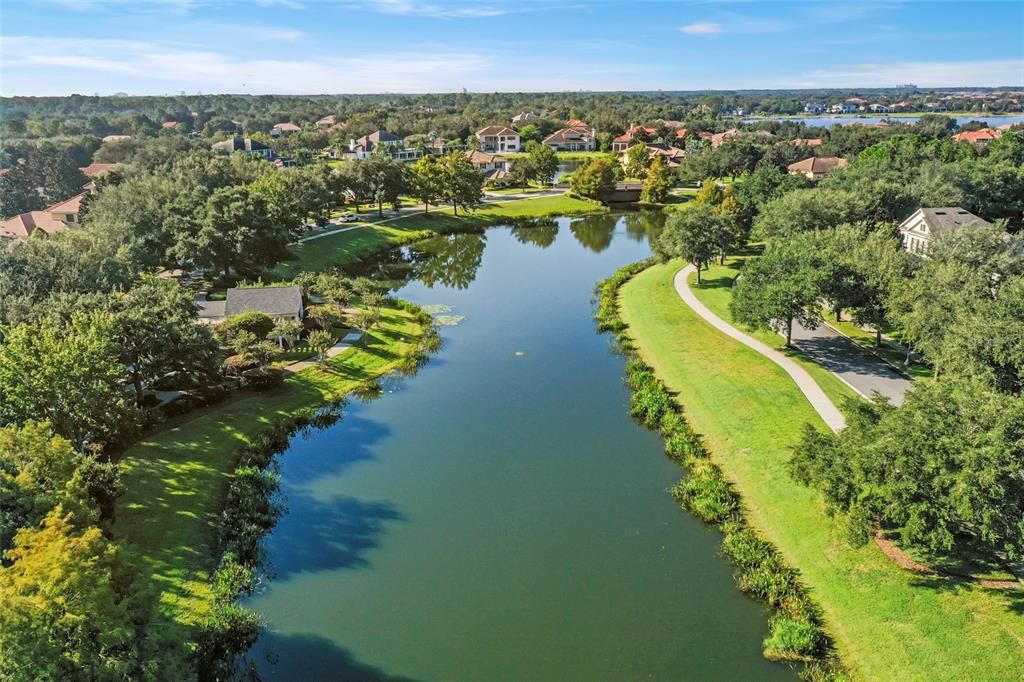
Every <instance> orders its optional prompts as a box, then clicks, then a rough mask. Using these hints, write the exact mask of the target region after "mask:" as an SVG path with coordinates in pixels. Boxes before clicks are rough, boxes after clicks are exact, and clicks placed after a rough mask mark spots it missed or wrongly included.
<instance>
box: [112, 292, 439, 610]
mask: <svg viewBox="0 0 1024 682" xmlns="http://www.w3.org/2000/svg"><path fill="white" fill-rule="evenodd" d="M382 312H383V315H382V319H381V323H380V325H379V326H378V327H376V328H374V329H373V331H372V333H371V335H370V336H371V339H370V345H369V346H368V347H366V348H362V347H359V348H355V349H353V350H349V351H347V352H345V353H342V354H341V355H338V356H336V357H335V358H333V359H332V360H331V361H330V362H329V364H328V367H327V368H326V369H325V370H323V371H321V370H320V369H316V368H314V369H308V370H305V371H302V372H299V373H298V374H295V375H293V376H291V377H289V378H288V379H287V380H286V381H285V382H284V384H283V386H281V387H280V388H278V389H275V390H273V391H270V392H265V393H242V394H239V397H238V398H237V399H235V400H233V401H231V402H228V403H224V404H221V405H214V406H211V407H209V408H206V409H205V410H203V411H201V412H199V413H196V414H195V415H194V416H192V415H189V416H192V418H190V419H188V421H185V422H183V423H181V424H179V425H177V426H174V427H172V428H166V429H163V430H161V431H160V432H158V433H156V434H154V435H152V436H150V437H148V438H145V439H143V440H142V441H140V442H139V443H137V444H136V445H134V446H133V447H131V448H129V449H128V450H127V451H126V452H125V454H124V456H123V458H122V459H121V464H122V465H123V466H124V473H123V482H124V486H125V493H124V495H122V496H121V498H120V499H119V500H118V506H117V517H116V525H115V528H114V531H115V534H116V535H117V536H118V537H120V538H124V539H125V540H126V541H127V542H128V543H130V544H132V545H134V546H135V548H136V549H138V550H139V553H140V555H141V557H142V560H143V561H144V563H145V565H146V566H147V568H148V569H149V570H150V571H152V574H153V579H154V583H155V584H156V585H158V587H159V589H160V607H161V611H162V613H163V614H164V615H165V616H167V617H169V618H171V619H172V620H175V621H177V622H179V623H182V624H184V625H195V624H196V623H198V622H199V620H200V619H201V617H202V616H203V615H204V614H205V613H206V611H207V609H208V606H209V599H210V587H209V577H210V570H211V569H212V568H213V565H212V564H213V562H214V560H215V558H216V551H215V541H216V533H217V521H218V514H219V511H220V509H221V507H222V498H223V494H224V491H225V490H226V484H227V481H228V478H229V476H230V473H229V472H231V471H232V470H233V469H234V463H235V453H236V451H237V449H238V447H239V446H240V445H241V444H242V443H244V442H246V440H247V439H249V438H250V437H252V436H253V435H254V434H256V433H257V432H258V431H259V430H261V429H262V428H264V427H266V426H269V425H270V424H271V423H272V422H274V421H275V420H276V419H278V418H281V417H285V416H287V415H290V414H294V413H296V412H298V411H299V410H301V409H304V408H309V407H317V406H319V405H322V404H324V403H325V402H327V401H329V400H331V399H334V398H339V397H341V396H343V395H344V394H346V393H348V392H349V391H351V390H352V389H354V388H356V387H357V386H359V385H360V384H361V383H363V382H365V381H367V380H372V379H374V378H376V377H379V376H381V375H383V374H385V373H387V372H388V371H390V370H391V369H393V368H395V367H396V366H397V365H398V364H399V363H400V362H401V360H402V358H403V357H405V356H406V355H408V354H409V353H410V352H412V351H413V350H414V349H415V347H416V346H417V344H418V342H419V341H420V340H421V337H422V335H423V333H424V329H423V327H422V326H421V325H420V324H419V323H418V322H416V320H415V319H414V317H413V316H412V314H411V313H408V312H405V311H402V310H398V309H393V308H385V309H384V310H383V311H382Z"/></svg>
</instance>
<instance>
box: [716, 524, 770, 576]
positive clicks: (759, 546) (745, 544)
mask: <svg viewBox="0 0 1024 682" xmlns="http://www.w3.org/2000/svg"><path fill="white" fill-rule="evenodd" d="M722 553H723V554H725V556H727V557H729V559H730V560H731V561H732V562H733V563H734V564H736V565H737V566H739V567H740V568H751V567H753V566H757V565H758V564H761V563H764V562H765V561H767V560H769V559H771V558H772V557H773V555H774V553H775V551H774V550H773V549H772V546H771V545H770V544H768V542H766V541H765V540H762V539H761V538H760V537H759V536H758V535H757V533H756V532H754V530H753V529H752V528H746V527H737V528H736V529H735V530H733V528H728V529H726V531H725V540H723V541H722Z"/></svg>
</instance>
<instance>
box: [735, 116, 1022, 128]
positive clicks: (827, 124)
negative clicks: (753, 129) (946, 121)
mask: <svg viewBox="0 0 1024 682" xmlns="http://www.w3.org/2000/svg"><path fill="white" fill-rule="evenodd" d="M919 120H921V117H920V116H893V117H885V116H807V117H804V116H770V117H767V118H745V119H743V122H744V123H761V122H762V121H796V122H799V123H803V124H804V125H806V126H809V127H811V128H831V127H832V126H834V125H850V124H852V123H862V124H871V123H878V122H880V121H889V122H890V123H917V122H918V121H919ZM970 121H981V122H982V123H984V124H985V125H987V126H992V127H993V128H995V127H998V126H1005V125H1010V124H1011V123H1024V115H1020V116H957V117H956V123H957V125H963V124H964V123H968V122H970Z"/></svg>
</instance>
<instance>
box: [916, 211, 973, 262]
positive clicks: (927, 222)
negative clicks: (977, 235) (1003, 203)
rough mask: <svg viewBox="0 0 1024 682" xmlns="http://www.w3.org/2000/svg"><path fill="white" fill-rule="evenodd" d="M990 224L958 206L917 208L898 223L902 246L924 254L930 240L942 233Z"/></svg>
mask: <svg viewBox="0 0 1024 682" xmlns="http://www.w3.org/2000/svg"><path fill="white" fill-rule="evenodd" d="M991 224H992V223H990V222H988V221H987V220H985V219H984V218H979V217H978V216H976V215H974V214H973V213H971V212H970V211H967V210H965V209H962V208H960V207H959V206H946V207H940V208H919V209H917V210H916V211H914V212H913V213H912V214H911V216H910V217H909V218H907V219H906V220H904V221H903V222H902V223H900V237H901V238H902V239H903V248H905V249H906V250H907V251H909V252H911V253H916V254H918V255H924V254H926V253H927V252H928V245H929V244H930V243H931V242H932V240H934V239H936V238H938V237H940V236H942V235H943V234H946V233H949V232H954V231H956V230H962V229H964V228H966V227H986V226H989V225H991Z"/></svg>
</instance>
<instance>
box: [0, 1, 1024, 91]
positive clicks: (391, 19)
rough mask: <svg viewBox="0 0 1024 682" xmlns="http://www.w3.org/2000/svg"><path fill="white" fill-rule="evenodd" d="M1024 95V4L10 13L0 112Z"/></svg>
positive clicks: (12, 4) (202, 6)
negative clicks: (459, 99)
mask: <svg viewBox="0 0 1024 682" xmlns="http://www.w3.org/2000/svg"><path fill="white" fill-rule="evenodd" d="M908 82H911V83H916V84H918V85H920V86H926V87H948V86H957V85H979V86H984V85H991V86H995V85H1012V86H1024V2H1021V1H1020V0H1007V1H1005V2H989V3H986V2H915V1H904V2H884V3H865V2H831V1H826V0H819V1H818V2H795V1H793V2H714V1H692V2H685V1H677V2H658V1H649V2H645V1H634V2H627V1H625V0H620V1H618V2H613V1H611V0H566V1H564V2H538V1H536V0H517V1H515V2H506V1H505V0H481V1H477V0H465V1H463V2H447V1H445V0H432V1H430V2H415V1H413V0H350V1H347V0H338V1H333V0H256V1H251V2H244V3H243V2H233V1H231V0H34V1H28V0H3V2H2V5H0V94H3V95H66V94H70V93H72V92H77V93H82V94H92V93H100V94H111V93H115V92H128V93H132V94H165V93H173V94H176V93H178V92H181V91H185V92H187V93H190V94H191V93H196V92H203V93H215V92H217V93H219V92H249V93H289V94H300V93H306V94H309V93H343V92H344V93H365V92H450V91H455V90H460V89H462V88H466V89H467V90H470V91H476V92H481V91H485V92H489V91H540V90H654V89H661V90H699V89H736V88H801V87H870V86H876V87H882V86H892V85H896V84H900V83H908Z"/></svg>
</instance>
